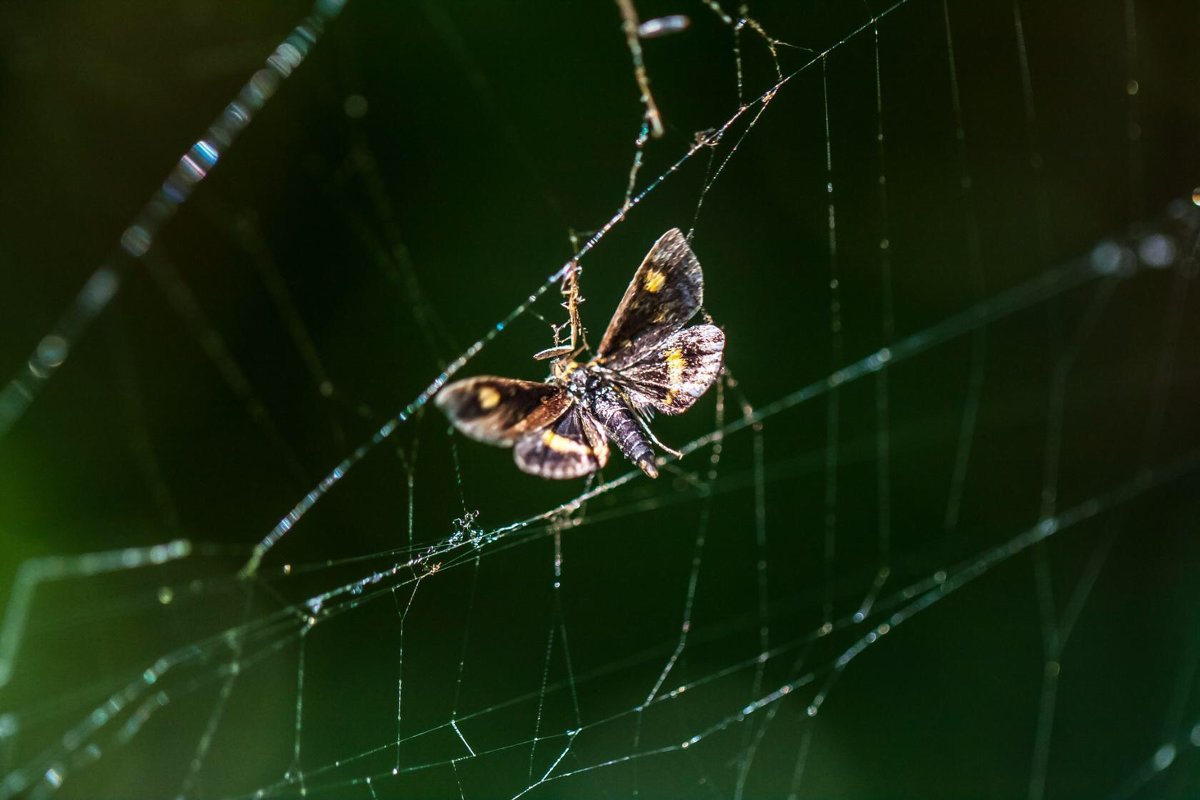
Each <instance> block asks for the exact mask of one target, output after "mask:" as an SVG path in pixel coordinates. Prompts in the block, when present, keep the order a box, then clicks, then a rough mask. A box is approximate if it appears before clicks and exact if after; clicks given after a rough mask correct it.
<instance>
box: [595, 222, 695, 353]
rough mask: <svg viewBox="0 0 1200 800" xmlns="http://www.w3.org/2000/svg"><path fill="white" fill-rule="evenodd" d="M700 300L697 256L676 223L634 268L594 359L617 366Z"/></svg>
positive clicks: (658, 338)
mask: <svg viewBox="0 0 1200 800" xmlns="http://www.w3.org/2000/svg"><path fill="white" fill-rule="evenodd" d="M703 303H704V276H703V275H702V273H701V271H700V262H699V261H698V260H697V259H696V256H695V254H694V253H692V248H691V247H689V246H688V243H687V240H686V239H684V238H683V234H682V233H680V232H679V229H678V228H672V229H671V230H669V231H667V232H666V233H664V234H663V235H662V236H661V237H660V238H659V240H658V241H657V242H655V243H654V247H652V248H650V252H649V253H648V254H647V255H646V258H645V260H644V261H642V265H641V266H640V267H638V269H637V272H635V273H634V274H633V280H632V281H630V283H629V288H627V289H626V290H625V296H624V297H622V298H621V304H620V305H619V306H617V310H616V313H614V314H613V318H612V321H611V322H609V323H608V330H606V331H605V332H604V339H603V340H602V341H601V342H600V346H599V347H598V348H597V349H596V360H597V361H598V362H600V363H601V364H604V365H605V366H606V367H608V368H610V369H614V370H620V369H623V368H624V367H627V366H629V365H630V364H633V363H635V362H638V361H641V360H642V357H643V356H645V355H647V354H648V353H649V352H650V351H652V350H653V349H654V348H656V347H657V346H658V345H659V344H661V343H662V342H663V340H664V339H666V338H667V337H669V336H670V335H671V334H673V333H675V332H676V331H677V330H679V329H680V328H682V327H683V326H684V324H685V323H686V322H687V321H688V320H689V319H691V318H692V317H693V316H694V315H695V313H696V312H697V311H699V310H700V306H701V305H702V304H703Z"/></svg>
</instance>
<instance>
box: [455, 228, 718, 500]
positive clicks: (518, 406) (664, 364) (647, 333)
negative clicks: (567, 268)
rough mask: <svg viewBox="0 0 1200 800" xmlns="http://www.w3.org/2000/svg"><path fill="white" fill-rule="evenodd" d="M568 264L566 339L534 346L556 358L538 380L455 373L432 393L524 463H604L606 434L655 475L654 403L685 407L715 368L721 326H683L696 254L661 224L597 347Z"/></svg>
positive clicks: (579, 468) (561, 472)
mask: <svg viewBox="0 0 1200 800" xmlns="http://www.w3.org/2000/svg"><path fill="white" fill-rule="evenodd" d="M574 275H575V274H574V272H572V273H570V274H569V275H568V277H567V283H566V284H565V285H566V286H567V288H566V289H565V290H564V294H566V295H567V298H568V300H567V303H566V305H567V309H568V311H569V313H570V325H571V340H570V344H568V345H565V346H557V347H552V348H550V349H548V350H543V351H542V352H540V353H538V354H537V355H535V356H534V358H537V359H549V358H553V359H554V363H553V365H552V367H551V372H550V377H549V378H547V379H546V381H545V382H541V383H539V382H536V381H522V380H516V379H513V378H499V377H494V376H490V375H486V376H480V377H475V378H467V379H465V380H460V381H456V382H454V383H451V384H449V385H448V386H446V387H445V388H444V389H442V391H441V392H440V393H439V394H438V395H437V397H436V399H435V401H434V402H435V403H436V404H437V407H438V408H440V409H441V410H442V411H443V412H444V413H445V414H446V416H447V417H448V418H449V419H450V422H451V423H453V425H454V427H455V428H457V429H458V430H459V431H461V432H462V433H463V434H465V435H466V436H469V437H470V438H472V439H476V440H478V441H481V442H485V443H487V444H492V445H499V446H501V447H511V448H513V460H514V461H516V464H517V467H518V468H520V469H521V470H522V471H523V472H527V473H530V474H531V475H539V476H541V477H543V478H554V479H569V478H578V477H581V476H584V475H588V474H591V473H592V472H595V471H596V470H598V469H600V468H601V467H603V466H604V465H605V464H607V463H608V452H609V446H608V443H609V441H610V440H611V441H612V442H613V443H614V444H615V445H616V446H617V449H618V450H620V451H621V453H622V454H623V455H624V456H625V457H626V458H628V459H629V460H630V461H632V462H633V463H634V464H636V465H637V466H638V467H640V468H641V470H642V472H644V473H646V475H648V476H649V477H651V478H657V477H658V467H657V465H656V463H655V449H654V447H655V445H657V446H658V447H659V448H660V449H662V450H664V451H666V452H668V453H671V454H672V455H674V456H676V457H680V454H679V453H677V452H676V451H674V450H672V449H671V448H669V447H667V446H666V445H664V444H663V443H662V442H660V441H658V439H657V438H655V436H654V434H653V432H651V430H650V426H649V423H650V421H651V419H653V416H654V412H659V413H662V414H670V415H675V414H682V413H683V412H684V411H687V410H688V408H690V407H691V406H692V404H693V403H695V402H696V399H697V398H699V397H700V396H701V395H702V394H704V393H705V392H706V391H707V390H708V388H709V387H710V386H712V385H713V382H714V381H716V379H717V376H718V375H720V373H721V367H722V359H723V356H724V352H725V333H724V331H722V330H721V329H720V328H718V327H716V326H715V325H709V324H699V325H692V326H690V327H684V326H685V325H686V324H687V323H688V321H689V320H690V319H691V318H692V317H694V316H695V315H696V313H697V312H698V311H699V310H700V307H701V306H702V305H703V303H704V278H703V275H702V274H701V271H700V262H699V261H698V260H697V259H696V256H695V254H694V253H692V249H691V247H689V246H688V243H687V240H686V239H684V237H683V234H682V233H680V232H679V230H678V229H676V228H673V229H671V230H669V231H667V232H666V233H664V234H663V235H662V236H661V237H660V238H659V240H658V241H657V242H655V243H654V246H653V247H652V248H650V252H649V253H648V254H647V255H646V258H645V259H644V260H643V261H642V264H641V266H639V267H638V269H637V272H635V273H634V275H633V280H632V281H630V283H629V288H627V289H626V290H625V295H624V297H622V298H621V303H620V305H618V306H617V310H616V313H615V314H613V318H612V321H610V322H609V323H608V329H607V330H606V331H605V332H604V338H603V339H602V340H601V342H600V346H599V347H598V348H596V351H595V355H594V357H593V358H592V359H591V360H590V361H587V362H584V363H580V362H579V361H577V360H576V359H577V358H579V356H580V355H581V354H582V353H583V352H584V351H585V350H586V349H587V345H586V341H581V340H583V338H584V336H583V330H582V327H581V326H580V324H579V312H578V304H579V297H578V288H577V285H576V283H575V278H574Z"/></svg>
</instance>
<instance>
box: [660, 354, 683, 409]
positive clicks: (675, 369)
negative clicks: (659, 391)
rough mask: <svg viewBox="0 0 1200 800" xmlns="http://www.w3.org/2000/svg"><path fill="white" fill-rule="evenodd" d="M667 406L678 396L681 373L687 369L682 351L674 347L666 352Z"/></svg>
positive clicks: (680, 385) (681, 380) (681, 382)
mask: <svg viewBox="0 0 1200 800" xmlns="http://www.w3.org/2000/svg"><path fill="white" fill-rule="evenodd" d="M665 360H666V362H667V387H668V388H667V397H666V401H667V405H670V404H672V403H674V402H675V398H676V397H677V396H678V395H679V392H680V390H681V389H682V388H683V372H684V370H686V369H687V365H688V362H687V357H686V356H684V354H683V349H682V348H680V347H675V348H672V349H670V350H668V351H667V353H666V359H665Z"/></svg>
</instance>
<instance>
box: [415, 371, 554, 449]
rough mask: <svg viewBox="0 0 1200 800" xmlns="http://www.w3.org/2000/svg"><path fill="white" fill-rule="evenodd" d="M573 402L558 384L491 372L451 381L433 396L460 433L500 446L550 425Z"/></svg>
mask: <svg viewBox="0 0 1200 800" xmlns="http://www.w3.org/2000/svg"><path fill="white" fill-rule="evenodd" d="M573 402H574V401H573V400H572V399H571V396H570V395H568V394H567V393H566V391H564V390H563V389H562V388H561V387H559V386H551V385H550V384H547V383H536V382H534V381H518V380H514V379H512V378H497V377H493V376H490V375H485V376H481V377H478V378H467V379H466V380H462V381H456V382H454V383H451V384H449V385H448V386H446V387H445V388H444V389H442V391H441V392H439V393H438V396H437V397H436V398H435V399H434V403H435V404H437V407H438V408H439V409H441V410H442V411H443V412H444V413H445V414H446V416H447V417H449V419H450V421H451V422H452V423H454V427H455V428H458V430H460V431H461V432H462V433H464V434H466V435H467V436H470V437H471V438H472V439H477V440H479V441H481V442H487V443H488V444H496V445H500V446H502V447H511V446H512V445H513V444H514V443H515V442H516V441H517V440H518V439H520V438H521V437H522V436H525V435H526V434H528V433H530V432H532V431H537V430H540V429H542V428H545V427H546V426H548V425H550V424H551V423H552V422H554V421H555V420H557V419H558V418H559V417H561V416H562V415H563V412H565V411H566V410H567V409H568V408H570V406H571V403H573Z"/></svg>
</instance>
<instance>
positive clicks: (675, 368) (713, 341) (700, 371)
mask: <svg viewBox="0 0 1200 800" xmlns="http://www.w3.org/2000/svg"><path fill="white" fill-rule="evenodd" d="M724 352H725V332H724V331H722V330H721V329H720V328H718V327H717V326H715V325H693V326H692V327H690V328H684V329H683V330H681V331H678V332H676V333H675V334H674V335H673V336H671V337H669V338H668V339H667V340H666V341H665V342H663V343H662V344H660V345H659V346H658V347H656V348H655V349H654V350H652V351H651V352H649V353H647V354H646V355H644V356H643V357H642V359H641V360H640V361H638V362H637V363H635V364H632V365H631V366H628V367H626V368H625V369H623V370H621V371H620V372H619V373H618V374H617V377H616V378H615V379H614V380H615V382H616V383H617V384H618V385H619V386H621V388H622V389H624V390H625V392H626V394H627V395H628V396H629V399H630V400H631V401H632V402H633V403H634V405H637V406H639V407H641V408H645V407H646V406H649V407H651V408H654V409H656V410H657V411H660V412H662V413H663V414H682V413H683V412H684V411H687V410H688V408H690V407H691V405H692V403H694V402H696V398H698V397H700V395H702V394H704V393H705V392H706V391H708V388H709V387H710V386H712V385H713V382H714V381H716V379H717V376H718V375H720V374H721V365H722V362H723V356H724Z"/></svg>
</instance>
